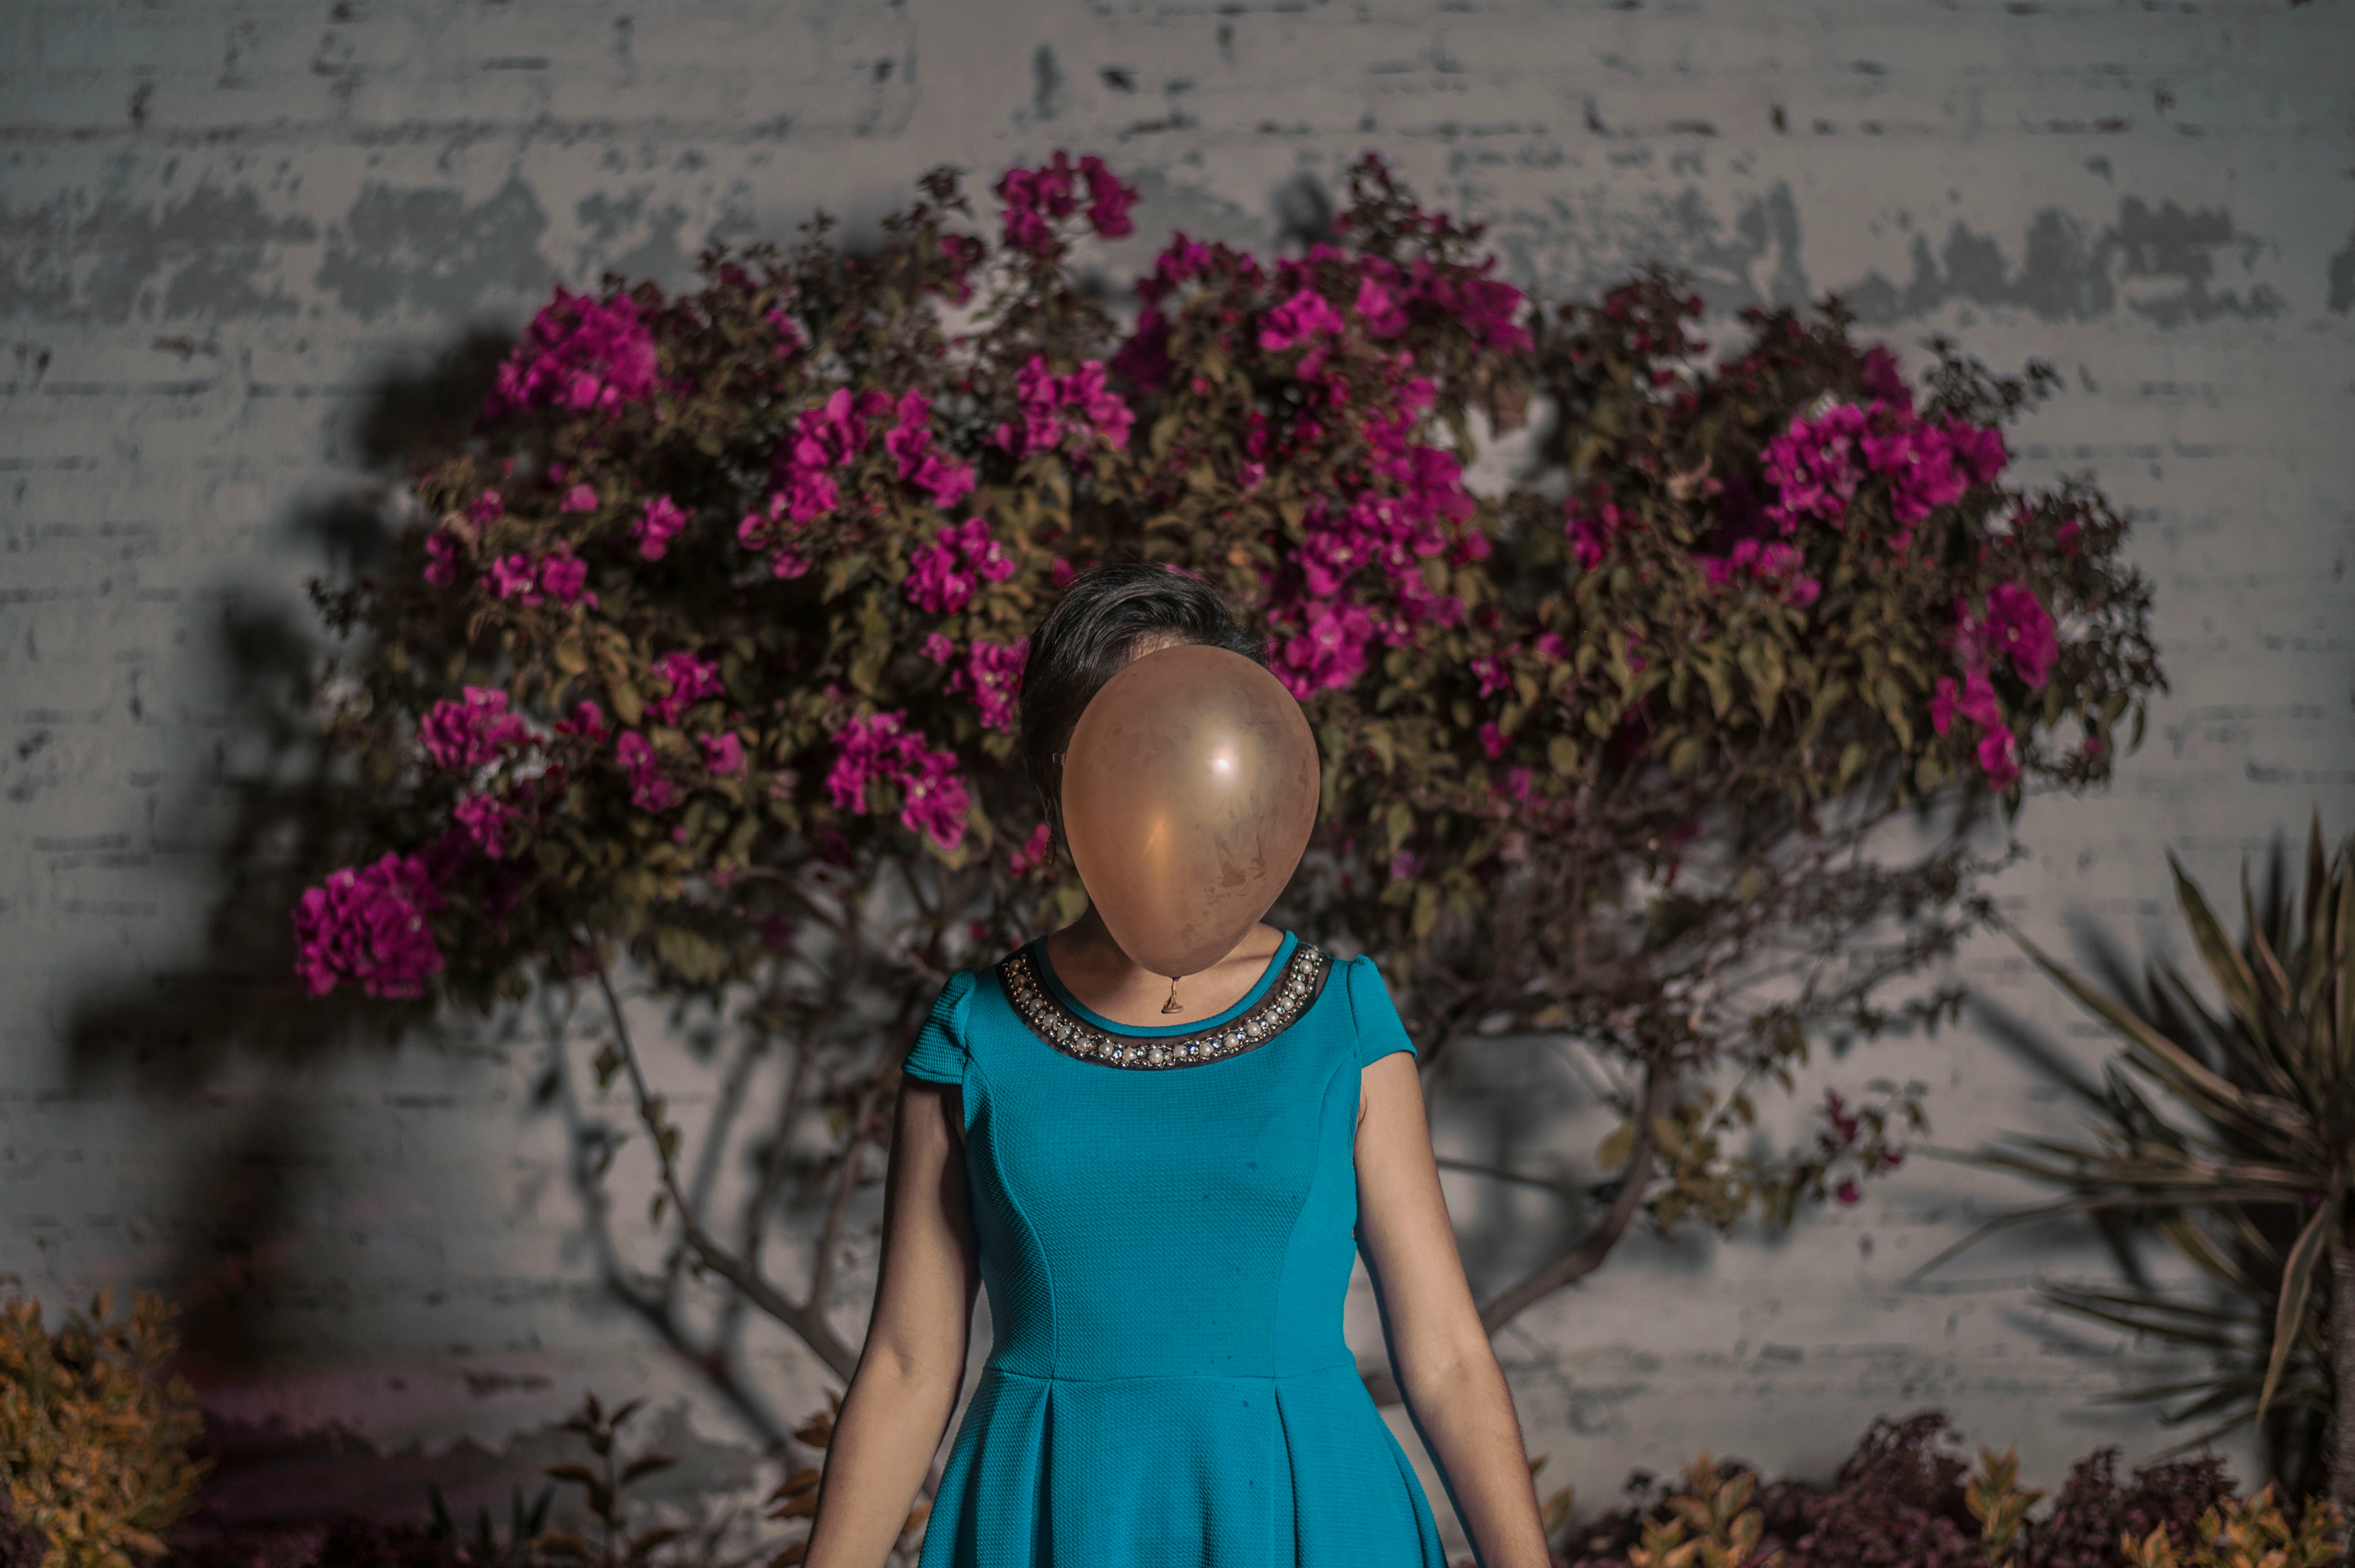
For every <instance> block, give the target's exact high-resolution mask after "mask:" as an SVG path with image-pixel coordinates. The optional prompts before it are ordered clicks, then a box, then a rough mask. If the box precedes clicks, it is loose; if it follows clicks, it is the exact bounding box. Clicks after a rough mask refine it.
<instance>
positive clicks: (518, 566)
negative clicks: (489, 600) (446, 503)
mask: <svg viewBox="0 0 2355 1568" xmlns="http://www.w3.org/2000/svg"><path fill="white" fill-rule="evenodd" d="M437 537H438V536H437ZM431 575H432V574H431V572H429V573H428V576H429V577H430V576H431ZM483 581H484V583H485V586H487V587H488V588H489V589H490V591H491V592H492V593H493V594H494V595H495V596H496V597H497V598H500V599H509V600H513V601H514V602H515V603H518V604H524V605H532V604H538V603H545V602H547V601H549V600H553V601H555V602H556V603H559V604H564V605H572V604H580V605H585V606H587V607H588V608H589V609H591V610H593V609H595V608H596V607H597V594H596V592H595V591H594V590H592V589H591V588H590V586H589V563H588V562H587V561H585V560H581V558H580V557H579V556H577V555H574V554H573V553H572V552H571V550H570V549H562V548H559V549H555V550H552V551H550V552H549V553H548V554H547V555H543V556H540V557H538V558H537V559H535V558H533V557H531V556H528V555H525V554H523V553H521V552H516V553H511V554H508V555H503V556H500V557H499V558H498V559H497V560H494V561H492V562H491V569H490V571H487V572H485V573H484V574H483Z"/></svg>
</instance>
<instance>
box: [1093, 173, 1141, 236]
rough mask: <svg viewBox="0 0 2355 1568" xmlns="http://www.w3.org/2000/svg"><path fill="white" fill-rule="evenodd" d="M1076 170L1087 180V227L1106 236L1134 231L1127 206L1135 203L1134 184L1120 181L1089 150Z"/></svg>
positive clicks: (1126, 234) (1130, 233)
mask: <svg viewBox="0 0 2355 1568" xmlns="http://www.w3.org/2000/svg"><path fill="white" fill-rule="evenodd" d="M1080 174H1081V176H1082V178H1084V179H1085V180H1086V181H1087V182H1088V225H1089V227H1090V228H1092V229H1094V230H1095V231H1096V232H1097V233H1098V234H1100V235H1102V236H1103V238H1104V239H1106V240H1125V239H1127V238H1128V237H1129V236H1130V235H1132V234H1134V233H1135V232H1136V225H1135V223H1133V222H1131V221H1130V219H1129V216H1128V209H1129V208H1132V207H1135V205H1136V199H1137V196H1136V187H1135V186H1133V185H1123V184H1121V183H1120V180H1119V178H1118V177H1117V176H1114V174H1113V172H1112V170H1111V169H1109V168H1107V167H1105V166H1104V161H1103V159H1102V158H1099V157H1096V156H1095V155H1092V154H1091V155H1089V156H1087V157H1084V158H1082V159H1081V160H1080Z"/></svg>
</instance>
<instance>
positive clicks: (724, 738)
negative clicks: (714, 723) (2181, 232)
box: [696, 730, 744, 778]
mask: <svg viewBox="0 0 2355 1568" xmlns="http://www.w3.org/2000/svg"><path fill="white" fill-rule="evenodd" d="M696 739H697V740H698V741H701V742H702V744H703V765H704V766H705V767H706V768H708V769H709V770H710V771H711V772H713V773H718V774H719V775H720V776H721V777H723V778H725V777H728V776H730V775H732V774H735V773H742V772H743V771H744V741H743V738H742V737H741V736H740V735H738V734H737V733H736V731H733V730H728V731H721V732H720V733H719V734H717V735H698V736H697V737H696Z"/></svg>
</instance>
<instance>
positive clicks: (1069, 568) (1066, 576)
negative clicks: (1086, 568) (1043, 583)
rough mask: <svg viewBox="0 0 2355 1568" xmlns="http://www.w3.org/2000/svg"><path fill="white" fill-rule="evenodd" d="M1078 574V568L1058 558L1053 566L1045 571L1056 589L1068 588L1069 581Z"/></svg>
mask: <svg viewBox="0 0 2355 1568" xmlns="http://www.w3.org/2000/svg"><path fill="white" fill-rule="evenodd" d="M1079 574H1080V570H1079V568H1077V567H1075V566H1073V565H1072V564H1071V562H1070V561H1068V560H1063V559H1062V558H1061V557H1060V556H1059V557H1057V558H1056V560H1055V562H1054V564H1053V565H1051V566H1050V567H1049V568H1048V569H1047V576H1048V577H1049V578H1050V580H1051V581H1053V582H1054V584H1055V586H1056V587H1058V588H1069V587H1070V586H1071V579H1073V578H1074V577H1077V576H1078V575H1079Z"/></svg>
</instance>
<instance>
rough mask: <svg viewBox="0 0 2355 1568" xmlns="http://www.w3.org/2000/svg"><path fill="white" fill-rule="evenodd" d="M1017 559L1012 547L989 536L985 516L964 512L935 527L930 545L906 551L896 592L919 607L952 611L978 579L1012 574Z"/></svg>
mask: <svg viewBox="0 0 2355 1568" xmlns="http://www.w3.org/2000/svg"><path fill="white" fill-rule="evenodd" d="M1017 564H1018V563H1017V562H1016V560H1015V559H1014V555H1013V552H1012V551H1010V550H1008V549H1007V548H1006V547H1005V546H1004V545H1002V544H999V543H998V542H997V541H996V539H992V538H991V537H990V534H989V521H988V519H987V518H986V517H967V518H966V519H965V520H964V522H962V523H959V524H955V525H954V526H951V527H948V528H943V529H941V531H940V537H939V538H938V539H934V540H933V542H932V543H931V544H928V545H926V546H924V547H923V548H922V549H916V550H911V551H910V552H909V555H908V581H906V583H904V584H903V585H902V591H903V592H905V593H906V594H907V596H908V599H909V601H910V602H911V603H913V604H914V605H915V606H916V607H917V608H918V609H920V610H924V611H927V612H929V613H932V614H934V615H954V614H955V613H957V612H958V611H960V610H962V609H964V607H965V605H966V604H967V603H971V601H972V599H973V596H974V593H975V591H977V590H978V589H979V588H980V586H981V585H982V584H983V583H985V582H1003V581H1006V580H1007V578H1009V577H1011V576H1013V575H1014V571H1015V568H1016V566H1017Z"/></svg>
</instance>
